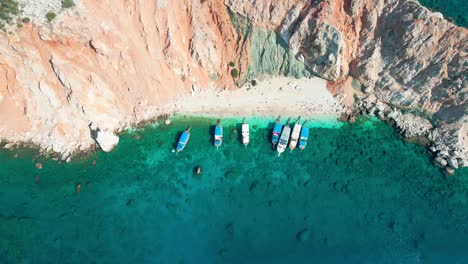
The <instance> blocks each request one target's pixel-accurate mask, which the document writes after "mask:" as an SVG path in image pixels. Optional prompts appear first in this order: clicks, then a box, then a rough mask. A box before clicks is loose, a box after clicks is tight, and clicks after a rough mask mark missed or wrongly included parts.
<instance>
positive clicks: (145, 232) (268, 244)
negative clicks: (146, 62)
mask: <svg viewBox="0 0 468 264" xmlns="http://www.w3.org/2000/svg"><path fill="white" fill-rule="evenodd" d="M240 121H241V120H240V119H239V120H229V121H228V120H226V121H225V122H224V131H225V132H224V138H225V140H224V143H223V145H222V147H221V148H220V149H219V150H216V148H215V147H214V146H212V144H211V138H212V137H211V135H210V132H211V130H212V129H213V127H212V126H213V125H214V124H215V122H216V121H215V119H204V118H195V117H187V118H183V117H179V118H176V119H174V120H173V124H172V125H170V126H165V125H153V126H148V127H146V128H144V129H136V130H133V131H129V132H126V133H124V134H122V135H121V141H120V143H119V146H118V147H117V148H116V149H115V150H114V151H113V152H111V153H102V152H97V153H94V154H91V155H89V156H88V157H86V158H83V159H80V160H76V161H72V162H71V163H69V164H67V163H58V162H56V161H53V160H50V159H46V158H44V157H40V156H38V155H36V153H35V152H34V151H31V150H14V151H1V152H0V263H313V262H316V263H468V170H466V169H464V170H458V171H457V174H456V175H454V176H451V177H447V178H446V177H444V175H443V174H442V173H441V171H440V170H439V169H437V168H435V167H434V166H433V165H432V163H431V162H430V157H429V156H428V153H427V152H426V151H425V149H424V148H422V147H420V146H417V145H415V144H412V143H405V142H403V141H402V140H401V139H400V138H399V136H398V135H397V134H396V133H395V132H394V130H393V129H392V128H391V127H389V126H387V125H386V124H384V123H382V122H380V121H377V120H373V119H367V118H363V119H360V120H358V121H357V122H356V123H355V124H352V125H349V124H338V123H330V122H318V121H316V122H313V124H312V126H313V127H314V128H313V129H312V130H311V138H310V141H309V145H308V147H307V149H306V150H305V151H303V152H300V151H299V150H295V151H294V152H293V153H285V154H284V155H282V156H281V157H280V158H277V157H276V152H274V151H273V150H272V149H271V145H270V143H269V136H270V133H271V131H270V128H271V127H272V125H273V123H272V122H273V121H274V119H255V120H252V121H251V124H252V125H254V123H255V124H258V126H257V127H256V128H252V127H251V145H250V146H249V147H248V148H247V149H245V148H244V147H243V146H242V145H241V144H240V143H239V140H238V137H237V134H235V133H232V132H231V131H232V130H234V129H236V128H239V126H240ZM188 124H192V125H193V128H192V134H191V139H190V141H189V143H188V145H187V147H186V148H185V150H184V151H183V152H182V153H180V154H178V155H175V153H173V152H172V151H171V150H172V149H173V147H174V145H175V143H176V139H177V134H178V133H180V132H181V131H183V130H184V129H185V128H186V127H187V125H188ZM94 161H95V162H94ZM35 162H41V163H42V164H43V169H36V168H35V166H34V165H35ZM196 166H201V168H202V175H201V176H195V175H194V168H195V167H196ZM77 184H81V191H80V192H79V193H77V190H76V186H77Z"/></svg>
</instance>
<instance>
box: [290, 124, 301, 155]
mask: <svg viewBox="0 0 468 264" xmlns="http://www.w3.org/2000/svg"><path fill="white" fill-rule="evenodd" d="M300 122H301V117H299V118H298V119H297V121H296V123H295V124H294V127H293V130H292V133H291V141H289V149H290V150H291V151H293V150H294V149H295V148H296V146H297V142H298V140H299V135H300V133H301V123H300Z"/></svg>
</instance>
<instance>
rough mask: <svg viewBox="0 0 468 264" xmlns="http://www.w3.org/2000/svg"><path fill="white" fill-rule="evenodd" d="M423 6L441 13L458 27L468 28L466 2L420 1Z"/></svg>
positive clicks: (454, 0)
mask: <svg viewBox="0 0 468 264" xmlns="http://www.w3.org/2000/svg"><path fill="white" fill-rule="evenodd" d="M419 3H421V5H423V6H425V7H427V8H429V9H431V10H432V11H435V12H440V13H442V14H443V15H444V17H446V18H447V19H448V20H450V21H452V22H453V23H455V24H456V25H458V26H461V27H465V28H466V27H468V3H467V2H466V0H419Z"/></svg>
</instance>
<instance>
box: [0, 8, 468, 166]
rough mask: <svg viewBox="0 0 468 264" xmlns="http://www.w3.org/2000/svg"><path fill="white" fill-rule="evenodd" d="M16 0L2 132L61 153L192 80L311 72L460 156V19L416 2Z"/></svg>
mask: <svg viewBox="0 0 468 264" xmlns="http://www.w3.org/2000/svg"><path fill="white" fill-rule="evenodd" d="M21 2H22V6H23V8H22V9H23V15H28V16H29V17H31V20H32V23H29V24H27V25H24V26H23V27H22V28H21V29H14V28H10V29H9V30H8V31H11V33H6V34H2V35H1V36H0V54H1V56H0V120H2V123H1V125H0V137H2V138H3V139H5V140H8V141H14V142H17V141H30V142H33V143H35V144H37V145H40V146H41V147H42V148H44V149H49V150H53V151H55V152H59V153H62V154H63V155H62V156H63V157H67V156H68V155H69V154H71V153H72V152H74V151H76V150H79V149H86V148H88V147H89V146H91V145H92V144H93V140H92V137H91V135H92V133H90V126H92V127H93V128H98V129H99V130H100V131H102V132H103V133H104V132H113V131H117V130H119V129H121V128H123V127H125V126H128V125H131V124H134V123H136V122H140V121H142V120H146V119H150V118H153V117H155V116H157V115H160V114H164V113H165V109H167V108H166V107H165V105H166V104H167V103H170V102H171V98H174V97H176V96H178V95H181V94H184V93H189V92H190V91H191V90H192V89H193V87H196V88H194V89H207V88H209V87H216V88H219V89H225V88H227V89H235V84H238V85H239V84H242V83H244V82H248V81H250V80H252V79H254V78H259V77H260V76H261V75H264V74H273V75H276V74H282V75H291V76H295V77H303V76H310V75H316V76H319V77H322V78H324V79H327V80H329V81H330V88H331V89H332V90H333V91H334V92H337V93H341V94H343V93H344V95H345V97H346V96H347V97H346V98H347V99H346V100H345V101H347V102H352V101H353V100H352V98H353V96H356V97H359V98H361V99H359V100H360V103H358V107H359V109H360V111H363V112H367V113H370V114H377V115H378V116H380V117H381V118H383V119H387V120H388V119H391V120H392V121H393V122H395V123H396V126H397V127H400V130H401V131H406V132H405V133H408V135H412V136H414V135H418V136H424V137H427V138H429V139H430V140H431V142H432V145H431V149H433V150H434V152H435V153H436V155H437V156H438V157H439V158H438V160H444V161H446V163H447V164H445V165H444V166H446V167H447V170H448V171H450V170H451V169H452V168H456V167H458V166H459V165H465V166H466V161H467V156H468V155H467V149H468V148H467V146H468V135H467V131H468V128H467V113H466V109H467V90H468V88H467V87H468V86H467V50H468V42H467V41H466V39H467V29H464V28H460V27H457V26H455V25H453V24H452V23H450V22H448V21H446V20H445V19H444V18H443V16H442V15H441V14H438V13H432V12H430V11H429V10H427V9H426V8H424V7H421V6H420V5H419V4H418V3H417V2H416V1H411V0H400V1H396V0H393V1H392V0H389V1H383V0H355V1H332V0H324V1H318V0H316V1H302V0H281V1H278V0H263V1H254V0H224V1H221V0H201V1H182V0H181V1H164V0H159V1H144V2H143V1H110V0H107V1H98V2H96V1H91V0H80V1H79V2H78V1H75V4H76V6H75V7H73V8H72V9H69V10H67V11H63V10H62V11H61V10H57V3H59V2H60V1H45V0H40V1H35V2H34V5H35V6H34V8H31V7H30V5H28V1H25V0H23V1H21ZM51 8H53V9H54V10H56V12H58V13H59V15H58V16H57V18H56V19H55V20H53V21H52V22H51V23H48V22H47V21H46V20H45V19H44V14H45V13H46V12H48V9H51ZM231 61H232V62H233V63H234V66H233V67H231V66H229V63H230V62H231ZM233 68H235V69H236V70H238V71H239V73H240V76H239V77H237V78H233V77H232V76H231V71H232V70H233ZM351 85H352V86H353V87H350V86H351ZM370 95H372V96H370ZM379 112H380V114H379ZM383 113H385V114H383ZM423 120H424V121H423ZM429 121H430V122H429ZM419 124H422V125H421V126H418V125H419ZM411 128H414V129H411ZM412 130H415V131H416V132H414V133H413V132H409V131H412ZM444 161H442V164H443V163H444ZM449 161H450V162H449ZM455 161H456V164H455ZM449 163H450V164H449Z"/></svg>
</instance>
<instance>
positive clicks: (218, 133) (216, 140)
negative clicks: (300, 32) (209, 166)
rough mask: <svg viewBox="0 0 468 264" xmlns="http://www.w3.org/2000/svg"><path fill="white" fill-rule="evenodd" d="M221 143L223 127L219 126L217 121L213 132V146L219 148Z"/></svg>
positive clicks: (219, 122)
mask: <svg viewBox="0 0 468 264" xmlns="http://www.w3.org/2000/svg"><path fill="white" fill-rule="evenodd" d="M222 143H223V126H222V125H221V119H218V123H217V124H216V127H215V132H214V145H215V146H216V148H219V147H220V146H221V144H222Z"/></svg>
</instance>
